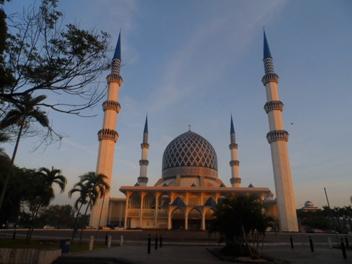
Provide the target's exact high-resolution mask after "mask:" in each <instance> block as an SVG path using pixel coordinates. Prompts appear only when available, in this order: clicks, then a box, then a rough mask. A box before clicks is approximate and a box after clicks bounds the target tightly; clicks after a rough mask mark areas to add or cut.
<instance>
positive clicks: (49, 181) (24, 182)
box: [0, 161, 66, 223]
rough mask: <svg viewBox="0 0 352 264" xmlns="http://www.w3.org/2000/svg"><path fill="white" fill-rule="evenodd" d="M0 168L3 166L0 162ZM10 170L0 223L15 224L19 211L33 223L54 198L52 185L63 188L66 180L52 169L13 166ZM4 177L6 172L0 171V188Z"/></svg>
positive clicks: (0, 213) (0, 211) (57, 171)
mask: <svg viewBox="0 0 352 264" xmlns="http://www.w3.org/2000/svg"><path fill="white" fill-rule="evenodd" d="M1 166H5V165H3V164H2V162H1V161H0V167H1ZM10 170H11V171H12V177H11V178H10V181H9V185H8V190H9V191H8V192H6V195H5V199H4V204H3V207H2V208H1V210H0V223H7V222H16V221H17V218H18V215H19V214H20V209H21V210H22V211H23V212H24V214H23V215H22V216H23V217H24V218H25V217H26V215H25V214H27V215H28V216H29V219H30V221H32V222H33V223H34V222H35V219H36V217H37V215H38V213H39V212H40V210H41V209H42V208H43V207H46V206H48V205H49V204H50V202H51V200H52V199H53V198H54V191H53V185H56V184H57V185H58V186H59V188H61V187H63V188H64V186H65V184H66V179H65V177H64V176H63V175H61V173H60V171H59V170H56V169H54V168H52V169H51V170H49V169H44V168H41V169H40V170H32V169H25V168H17V167H15V166H14V167H12V168H10ZM45 172H48V173H49V174H47V173H45ZM6 175H7V172H5V171H3V170H0V187H2V185H3V184H4V180H5V177H6ZM61 190H63V189H61Z"/></svg>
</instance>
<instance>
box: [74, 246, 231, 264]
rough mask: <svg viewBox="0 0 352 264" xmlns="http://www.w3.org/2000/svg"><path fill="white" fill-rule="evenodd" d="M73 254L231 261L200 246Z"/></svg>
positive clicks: (176, 262)
mask: <svg viewBox="0 0 352 264" xmlns="http://www.w3.org/2000/svg"><path fill="white" fill-rule="evenodd" d="M75 256H94V257H116V258H120V259H125V260H128V261H130V262H132V263H135V264H142V263H143V264H158V263H163V264H180V263H182V264H187V263H190V264H191V263H192V264H198V263H199V264H213V263H231V262H224V261H220V260H219V259H217V258H216V257H214V256H213V255H212V254H210V253H209V252H208V251H207V250H206V247H201V246H165V247H162V248H159V249H158V250H154V248H152V250H151V254H150V255H148V253H147V247H145V246H123V247H114V248H110V249H100V250H96V251H92V252H86V253H80V254H75Z"/></svg>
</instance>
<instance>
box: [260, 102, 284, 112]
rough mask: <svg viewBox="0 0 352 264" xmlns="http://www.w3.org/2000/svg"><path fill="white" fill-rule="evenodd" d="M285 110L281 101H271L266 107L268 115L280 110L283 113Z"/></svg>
mask: <svg viewBox="0 0 352 264" xmlns="http://www.w3.org/2000/svg"><path fill="white" fill-rule="evenodd" d="M283 108H284V104H283V102H281V101H270V102H267V103H266V104H265V105H264V110H265V112H266V113H269V112H271V111H273V110H279V111H281V112H282V110H283Z"/></svg>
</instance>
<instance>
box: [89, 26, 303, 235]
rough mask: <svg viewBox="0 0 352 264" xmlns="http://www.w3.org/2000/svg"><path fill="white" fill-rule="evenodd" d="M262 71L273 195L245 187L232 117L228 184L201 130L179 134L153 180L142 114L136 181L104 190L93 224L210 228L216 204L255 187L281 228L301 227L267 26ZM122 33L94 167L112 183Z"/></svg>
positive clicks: (109, 84)
mask: <svg viewBox="0 0 352 264" xmlns="http://www.w3.org/2000/svg"><path fill="white" fill-rule="evenodd" d="M263 62H264V71H265V74H264V76H263V78H262V83H263V85H264V86H265V89H266V95H267V98H266V99H267V102H266V103H265V105H264V110H265V111H266V113H267V115H268V121H269V132H268V133H267V135H266V138H267V141H268V143H269V144H270V147H271V157H272V165H273V172H274V180H275V190H276V198H275V199H273V194H272V192H271V191H270V190H269V189H268V188H266V187H254V186H252V185H250V186H248V187H243V186H241V177H240V174H239V165H240V162H239V160H238V145H237V142H236V135H235V129H234V125H233V120H232V117H231V120H230V137H229V150H230V157H231V158H230V162H229V166H230V167H231V179H230V185H228V186H227V185H225V184H224V183H223V182H222V181H221V179H220V178H219V175H218V164H217V155H216V152H215V150H214V148H213V146H212V145H211V144H210V143H209V142H208V141H207V140H206V139H205V138H203V137H202V136H201V135H199V134H198V133H196V132H194V131H191V130H190V129H189V131H186V132H185V133H183V134H181V135H179V136H177V137H176V138H175V139H173V140H172V141H171V142H170V143H169V144H168V145H167V146H166V148H165V151H164V154H163V157H162V176H161V178H160V179H159V180H158V181H157V182H156V183H155V184H154V185H148V176H147V168H148V164H149V161H148V150H149V141H148V119H147V118H146V120H145V126H144V131H143V140H142V143H141V160H140V161H139V165H140V174H139V177H138V179H137V183H136V184H135V185H134V186H121V187H120V191H121V192H122V193H123V194H124V195H125V198H113V197H110V193H107V194H106V195H105V196H104V197H103V198H101V199H98V201H97V203H96V204H95V206H94V207H93V208H92V210H91V216H90V226H93V227H99V226H106V225H118V226H123V227H124V228H126V229H133V228H139V229H168V230H171V229H183V230H207V229H208V226H209V224H210V223H211V221H212V220H213V219H214V210H215V208H216V205H217V203H218V202H219V201H220V200H221V199H223V198H224V197H228V196H236V195H250V194H255V195H256V196H257V197H258V198H259V199H260V201H262V202H263V203H264V205H265V208H266V209H265V210H266V213H267V214H269V215H271V216H273V217H275V218H277V219H278V220H279V224H280V229H281V230H282V231H298V224H297V216H296V203H295V193H294V188H293V179H292V174H291V167H290V162H289V158H288V146H287V145H288V132H287V131H286V130H284V122H283V117H282V112H283V103H282V102H281V101H280V98H279V93H278V79H279V77H278V75H277V74H276V73H275V72H274V66H273V60H272V56H271V52H270V49H269V45H268V41H267V38H266V35H265V32H264V58H263ZM120 65H121V36H120V35H119V38H118V42H117V45H116V49H115V53H114V57H113V59H112V63H111V73H110V74H109V75H108V76H107V83H108V92H107V100H106V101H105V102H104V103H103V111H104V120H103V128H102V129H101V130H99V132H98V139H99V150H98V161H97V169H96V171H97V173H100V174H104V175H106V176H107V177H108V183H109V184H111V178H112V168H113V162H114V152H115V144H116V142H117V140H118V138H119V134H118V133H117V131H116V130H115V129H116V127H117V116H118V114H119V112H120V109H121V106H120V104H119V94H120V88H121V86H122V83H123V80H122V77H121V75H120Z"/></svg>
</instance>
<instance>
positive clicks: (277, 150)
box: [262, 32, 298, 232]
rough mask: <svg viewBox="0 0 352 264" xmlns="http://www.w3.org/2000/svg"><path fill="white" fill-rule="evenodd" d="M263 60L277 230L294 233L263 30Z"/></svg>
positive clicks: (278, 106)
mask: <svg viewBox="0 0 352 264" xmlns="http://www.w3.org/2000/svg"><path fill="white" fill-rule="evenodd" d="M263 62H264V69H265V75H264V76H263V78H262V82H263V84H264V86H265V90H266V99H267V102H266V104H265V105H264V109H265V112H266V113H267V114H268V120H269V129H270V131H269V133H268V134H267V135H266V137H267V140H268V142H269V144H270V148H271V158H272V163H273V170H274V180H275V189H276V201H277V206H278V209H279V217H280V229H281V231H293V232H297V231H298V224H297V215H296V201H295V200H296V198H295V192H294V187H293V179H292V174H291V166H290V161H289V157H288V146H287V144H288V132H287V131H286V130H284V121H283V117H282V111H283V106H284V104H283V103H282V102H281V101H280V97H279V76H278V75H277V74H276V73H275V72H274V65H273V59H272V57H271V53H270V49H269V44H268V41H267V39H266V35H265V32H264V58H263Z"/></svg>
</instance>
